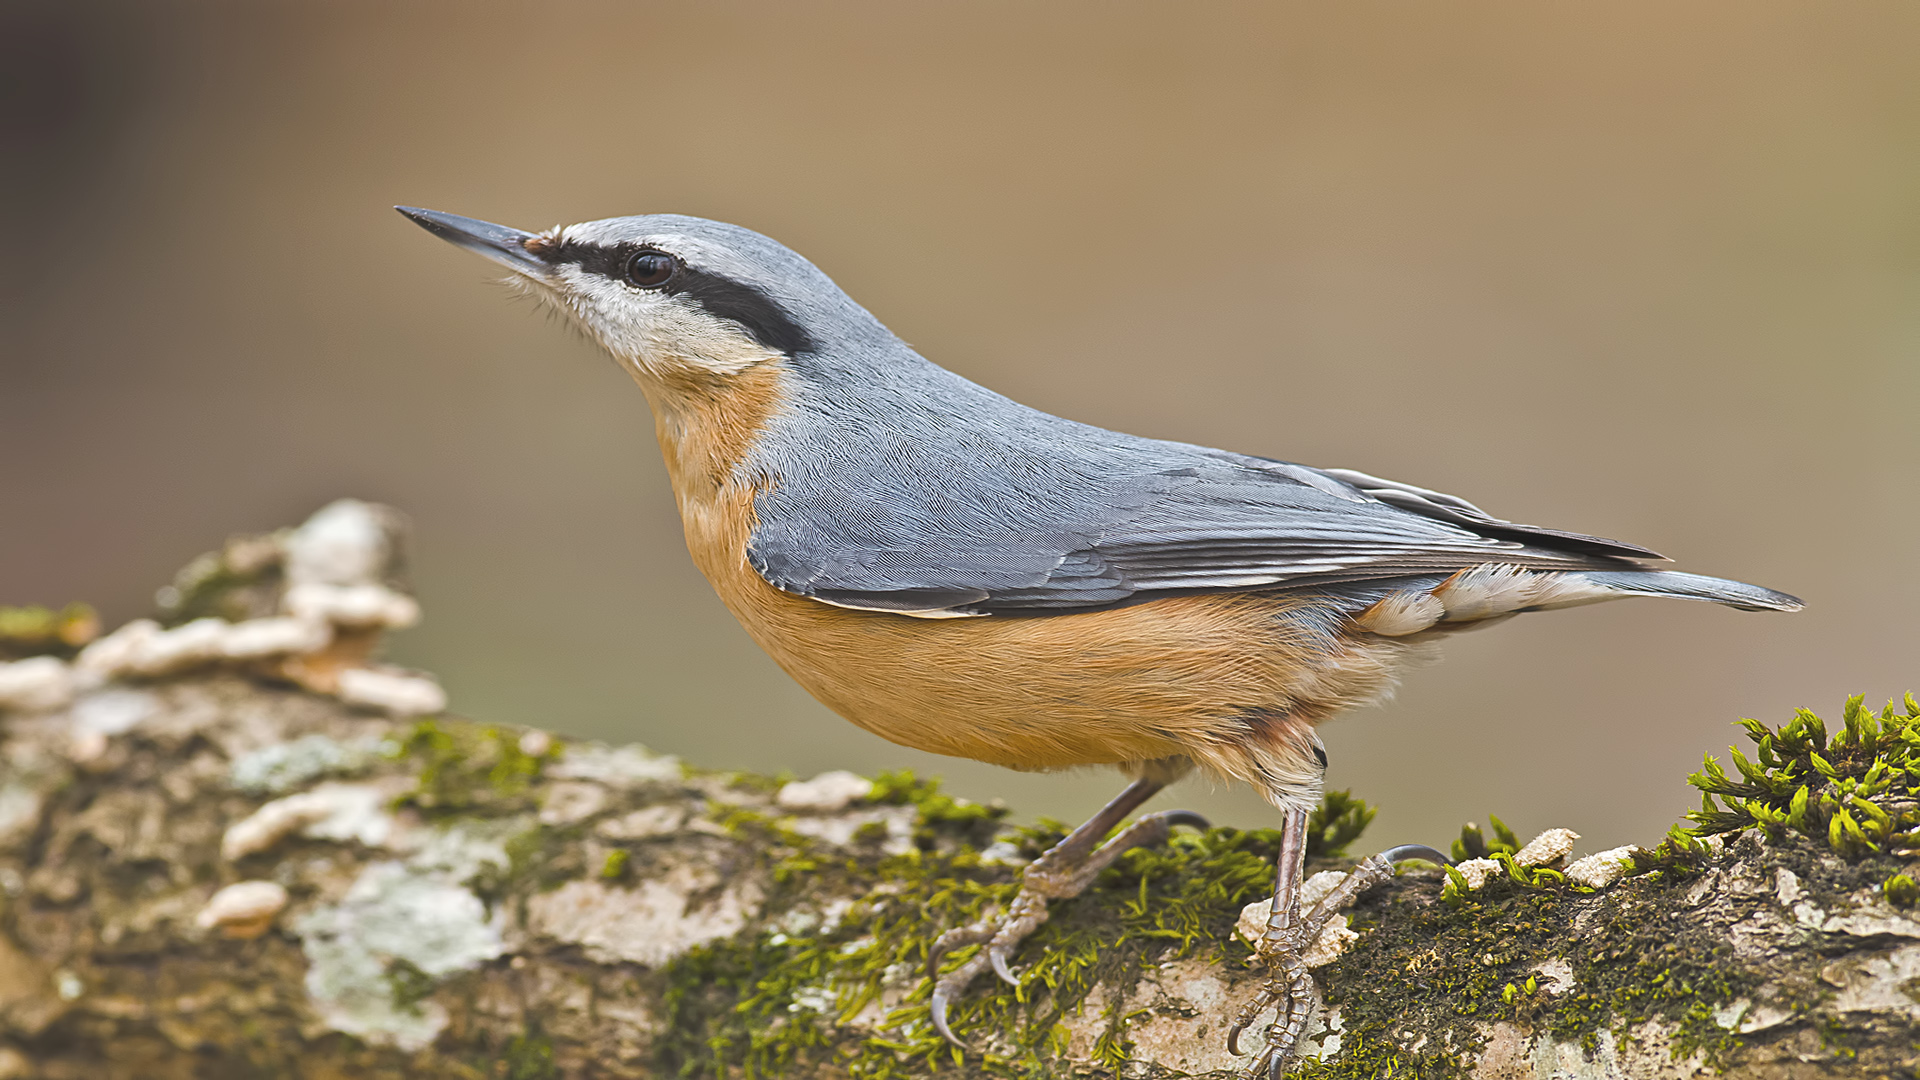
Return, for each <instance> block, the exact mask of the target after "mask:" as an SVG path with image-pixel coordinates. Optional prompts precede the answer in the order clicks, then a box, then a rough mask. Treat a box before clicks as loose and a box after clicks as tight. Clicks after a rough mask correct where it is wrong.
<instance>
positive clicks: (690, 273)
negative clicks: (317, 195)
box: [395, 206, 918, 384]
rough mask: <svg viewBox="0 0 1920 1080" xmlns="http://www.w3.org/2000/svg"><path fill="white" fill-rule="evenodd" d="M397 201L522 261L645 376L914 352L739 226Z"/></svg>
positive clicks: (442, 233) (469, 241) (457, 237)
mask: <svg viewBox="0 0 1920 1080" xmlns="http://www.w3.org/2000/svg"><path fill="white" fill-rule="evenodd" d="M395 209H397V210H399V211H400V212H401V213H402V214H405V215H406V216H407V217H409V218H411V219H412V220H413V221H415V222H416V223H418V224H419V225H420V226H421V227H423V228H425V229H426V230H427V231H429V232H431V233H433V234H434V235H436V236H439V237H440V238H442V239H444V240H447V241H449V242H451V243H454V244H457V245H459V246H460V247H464V248H466V249H468V250H470V251H473V252H476V253H478V254H481V255H484V256H486V257H487V258H489V259H492V260H494V261H495V262H497V263H500V264H501V265H503V266H505V267H507V268H508V269H509V270H511V271H513V273H514V274H515V276H516V278H518V279H519V280H520V281H521V282H524V283H525V284H526V285H528V286H529V287H531V288H532V289H533V291H535V292H536V293H537V294H539V295H541V296H543V297H544V298H546V299H548V300H550V301H551V302H553V303H554V304H556V305H557V306H558V307H559V308H561V309H562V310H564V311H566V312H567V313H568V314H569V315H571V316H572V317H573V318H574V320H576V321H577V322H578V323H579V324H580V326H581V327H582V328H584V329H585V330H586V331H587V333H588V334H590V335H592V336H593V338H594V339H595V340H597V341H599V342H600V344H602V345H603V346H605V347H606V349H607V350H608V351H609V352H611V353H612V354H613V355H614V357H615V358H616V359H618V360H619V361H620V362H621V363H622V364H623V365H625V366H626V367H627V368H628V369H629V370H631V371H632V372H633V373H634V374H635V375H637V376H639V377H641V380H642V382H643V384H644V383H647V382H649V381H656V380H670V381H672V380H680V379H686V378H715V377H717V378H725V377H727V376H730V375H737V374H739V373H740V372H742V371H744V370H747V369H750V368H752V367H755V366H757V365H760V364H763V363H766V362H768V361H770V360H775V359H778V358H782V357H788V358H792V357H798V356H802V355H807V354H813V353H816V352H819V351H821V350H822V349H823V347H824V346H826V345H827V344H828V343H829V342H830V343H831V346H832V348H833V350H834V351H845V350H846V349H847V348H853V349H855V350H856V351H865V352H869V353H871V352H873V351H875V350H876V347H878V348H877V351H878V352H881V353H894V352H895V351H896V349H897V350H898V352H901V353H906V354H907V355H911V353H910V352H909V351H907V350H905V348H904V346H900V345H899V343H898V342H897V340H896V339H894V338H893V337H892V335H891V334H889V333H888V332H887V331H886V329H885V328H884V327H882V326H881V325H880V324H879V322H878V321H877V320H875V319H874V318H873V317H872V316H871V315H869V314H868V313H867V312H866V311H865V310H864V309H862V308H861V307H860V306H859V305H857V304H855V303H854V302H853V301H852V300H850V299H848V297H847V296H846V294H845V293H843V292H841V291H840V288H839V287H838V286H837V285H835V284H834V283H833V281H832V279H830V278H828V277H827V275H825V274H824V273H821V272H820V270H819V268H818V267H815V266H814V265H813V264H812V263H810V262H808V261H807V260H806V259H804V258H801V257H800V256H799V255H798V254H796V253H795V252H793V251H791V250H789V249H788V248H786V247H785V246H783V245H781V244H779V243H777V242H775V241H773V240H771V239H768V238H767V237H765V236H762V235H760V234H759V233H756V232H754V231H752V230H750V229H743V228H741V227H739V226H737V225H728V224H726V223H724V222H718V221H708V220H705V219H703V218H696V217H686V216H682V215H679V214H643V215H639V216H635V217H620V218H607V219H604V220H601V221H589V222H584V223H582V224H578V225H565V226H558V227H555V228H553V229H549V230H547V231H545V232H540V233H530V232H522V231H521V230H519V229H514V228H509V227H507V226H504V225H494V224H491V223H489V222H485V221H477V220H475V219H473V218H464V217H459V216H457V215H454V214H443V213H440V212H438V211H434V210H421V209H417V208H414V207H407V206H402V207H396V208H395ZM862 346H864V348H862ZM889 346H891V347H889ZM915 359H918V358H917V357H915Z"/></svg>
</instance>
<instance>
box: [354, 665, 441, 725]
mask: <svg viewBox="0 0 1920 1080" xmlns="http://www.w3.org/2000/svg"><path fill="white" fill-rule="evenodd" d="M339 693H340V700H341V701H344V702H346V703H347V704H349V705H359V706H363V707H365V708H369V709H379V710H380V711H382V712H387V713H392V714H393V715H395V716H424V715H430V714H433V713H437V712H441V711H444V710H445V709H446V707H447V692H446V691H445V690H442V689H441V688H440V684H439V683H437V682H435V681H433V677H432V676H430V675H422V674H416V673H414V672H409V671H399V670H394V669H375V668H348V669H347V670H345V671H342V672H341V673H340V692H339Z"/></svg>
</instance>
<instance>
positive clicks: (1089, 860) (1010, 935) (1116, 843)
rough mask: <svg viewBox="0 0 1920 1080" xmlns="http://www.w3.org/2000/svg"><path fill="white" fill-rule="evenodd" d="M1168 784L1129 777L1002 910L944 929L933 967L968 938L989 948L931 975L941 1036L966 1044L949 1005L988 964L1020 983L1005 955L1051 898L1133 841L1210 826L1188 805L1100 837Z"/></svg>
mask: <svg viewBox="0 0 1920 1080" xmlns="http://www.w3.org/2000/svg"><path fill="white" fill-rule="evenodd" d="M1165 786H1166V784H1165V783H1164V782H1162V781H1159V780H1145V779H1142V780H1135V781H1134V782H1133V783H1131V784H1128V785H1127V788H1126V790H1125V791H1122V792H1121V793H1120V794H1119V795H1118V796H1116V797H1115V798H1114V800H1113V801H1112V802H1110V803H1108V804H1107V805H1106V806H1104V807H1101V809H1100V812H1099V813H1097V814H1095V815H1093V816H1092V817H1091V818H1088V819H1087V821H1086V823H1085V824H1083V825H1081V826H1080V827H1079V828H1077V829H1075V830H1073V831H1072V832H1071V833H1068V834H1067V837H1066V838H1065V839H1064V840H1061V841H1060V842H1059V843H1057V844H1055V845H1053V847H1051V848H1048V849H1047V851H1046V853H1045V854H1043V855H1041V856H1040V857H1039V858H1038V859H1035V860H1034V861H1033V862H1031V863H1029V864H1027V868H1026V870H1025V871H1024V872H1022V874H1021V876H1020V892H1019V893H1018V894H1017V895H1016V896H1014V898H1013V902H1012V903H1011V904H1008V905H1007V909H1006V910H1005V911H1003V912H1001V913H1000V914H999V915H998V916H994V917H990V918H985V919H981V920H980V921H979V922H976V923H972V924H970V925H967V926H960V927H955V928H954V929H952V930H949V931H947V932H946V933H944V934H941V935H940V938H939V940H937V941H935V942H934V943H933V948H932V949H931V950H929V952H928V955H927V967H928V971H929V972H930V973H931V974H933V975H936V976H938V975H939V972H940V961H941V959H942V958H943V957H944V956H945V955H946V954H947V953H948V952H950V951H952V950H954V949H957V948H960V947H962V946H965V945H977V944H979V943H980V942H986V943H987V947H986V948H985V949H983V950H981V951H980V952H979V953H977V954H975V955H974V956H972V957H969V958H968V959H967V962H966V963H964V964H961V965H960V966H959V967H957V968H954V969H953V970H952V971H950V972H948V973H947V974H946V975H945V976H941V977H940V978H939V980H938V981H937V982H936V983H934V987H933V1002H932V1014H933V1026H934V1028H935V1029H936V1030H938V1031H939V1032H940V1035H941V1037H943V1038H945V1039H946V1040H947V1041H948V1042H950V1043H952V1044H954V1045H955V1046H961V1045H962V1044H961V1042H960V1040H959V1039H956V1038H954V1036H953V1031H952V1029H951V1028H949V1027H948V1026H947V1009H948V1007H949V1006H950V1005H951V1004H952V1003H953V999H954V998H956V997H958V996H959V995H960V994H962V993H964V992H965V991H966V989H967V985H968V984H969V983H971V982H973V980H974V979H975V978H976V977H978V976H979V975H980V974H981V973H982V972H984V971H985V970H986V969H987V968H988V967H989V966H991V967H992V968H993V970H994V972H995V973H996V974H998V975H999V976H1000V977H1001V978H1002V979H1004V980H1006V981H1007V982H1008V983H1011V984H1012V985H1015V986H1018V985H1020V980H1019V979H1018V978H1016V977H1015V976H1014V974H1013V971H1012V969H1011V968H1009V967H1008V966H1007V960H1008V958H1010V957H1011V956H1012V955H1013V950H1014V949H1015V948H1016V947H1018V946H1019V944H1020V942H1021V940H1022V939H1023V938H1025V937H1026V936H1027V935H1028V934H1031V933H1033V932H1034V930H1036V929H1038V928H1039V926H1040V924H1041V923H1043V922H1046V921H1047V902H1048V901H1050V900H1067V899H1071V898H1072V897H1075V896H1078V895H1080V894H1081V893H1082V892H1084V891H1086V888H1087V886H1089V885H1091V884H1093V879H1094V878H1096V877H1099V876H1100V871H1102V870H1105V869H1106V868H1107V867H1109V866H1111V865H1113V861H1114V860H1115V859H1118V858H1119V857H1120V856H1121V855H1122V854H1124V853H1125V852H1126V851H1127V850H1128V849H1129V848H1136V847H1141V846H1143V845H1152V844H1159V843H1163V842H1165V841H1166V839H1167V836H1168V835H1169V834H1170V833H1171V832H1172V831H1173V827H1174V826H1175V825H1191V826H1193V827H1194V828H1196V829H1204V828H1207V819H1205V818H1203V817H1201V816H1200V815H1199V814H1196V813H1193V812H1192V811H1190V810H1163V811H1161V812H1160V813H1157V814H1148V815H1146V816H1145V817H1143V818H1141V819H1140V820H1139V821H1136V822H1134V823H1133V824H1132V825H1129V826H1127V827H1126V828H1125V829H1122V830H1121V831H1120V832H1119V834H1117V835H1116V836H1114V838H1113V839H1111V840H1108V841H1107V842H1106V843H1104V844H1102V843H1101V842H1100V841H1101V840H1102V839H1104V838H1105V837H1106V835H1107V833H1108V832H1110V831H1112V829H1113V827H1114V826H1115V825H1118V824H1119V823H1120V822H1121V821H1123V820H1125V819H1126V816H1127V815H1128V814H1130V813H1132V812H1133V811H1134V810H1136V809H1138V808H1139V806H1140V804H1141V803H1144V802H1146V801H1147V800H1148V799H1150V798H1152V797H1153V796H1154V794H1155V793H1156V792H1158V791H1159V790H1160V789H1161V788H1163V787H1165Z"/></svg>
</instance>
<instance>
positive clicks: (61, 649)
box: [0, 604, 100, 660]
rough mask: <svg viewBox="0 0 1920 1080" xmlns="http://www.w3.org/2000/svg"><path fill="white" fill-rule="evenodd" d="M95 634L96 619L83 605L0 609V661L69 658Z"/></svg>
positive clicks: (96, 630)
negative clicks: (26, 658)
mask: <svg viewBox="0 0 1920 1080" xmlns="http://www.w3.org/2000/svg"><path fill="white" fill-rule="evenodd" d="M99 633H100V616H99V615H98V614H96V613H95V612H94V610H93V608H92V607H90V606H88V605H86V604H68V605H67V606H66V607H63V608H60V609H59V610H57V611H56V610H54V609H53V608H46V607H41V606H39V605H38V604H29V605H27V606H25V607H4V606H0V660H17V659H20V658H21V657H25V656H49V655H50V656H72V655H73V654H74V653H76V652H79V651H80V646H82V645H85V644H86V643H87V642H89V641H92V640H93V639H94V637H95V636H96V635H97V634H99Z"/></svg>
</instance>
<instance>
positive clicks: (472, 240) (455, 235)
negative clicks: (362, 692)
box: [394, 206, 552, 277]
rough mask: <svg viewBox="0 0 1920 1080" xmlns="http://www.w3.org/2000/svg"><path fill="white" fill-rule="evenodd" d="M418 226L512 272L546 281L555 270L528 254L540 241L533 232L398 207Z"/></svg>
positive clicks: (415, 207) (455, 215) (397, 208)
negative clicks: (530, 243) (535, 241)
mask: <svg viewBox="0 0 1920 1080" xmlns="http://www.w3.org/2000/svg"><path fill="white" fill-rule="evenodd" d="M394 209H395V210H398V211H400V212H401V213H402V214H405V215H406V216H407V217H409V218H412V219H413V223H414V224H415V225H418V226H420V227H421V228H423V229H425V230H427V231H428V232H430V233H432V234H433V235H435V236H437V237H439V238H440V239H442V240H445V241H446V242H447V243H449V244H455V245H458V246H459V247H463V248H466V249H467V250H468V251H471V252H473V253H474V254H476V255H485V256H486V257H487V258H489V259H492V260H493V261H494V262H497V263H499V264H501V265H502V266H505V267H506V268H507V269H509V270H513V271H517V272H518V273H522V274H529V275H532V276H534V277H545V276H547V273H548V271H550V270H551V269H552V267H550V266H548V265H547V264H546V263H545V262H543V261H542V260H541V259H540V258H539V257H538V256H536V255H534V254H533V253H532V252H531V251H528V250H527V241H529V240H533V239H536V236H535V235H534V234H533V233H530V232H521V231H520V230H519V229H509V228H507V227H506V226H505V225H495V224H492V223H491V222H486V221H480V220H478V219H475V218H470V217H461V216H460V215H458V214H443V213H441V212H440V211H438V210H422V209H420V208H419V207H417V206H396V207H394Z"/></svg>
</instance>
